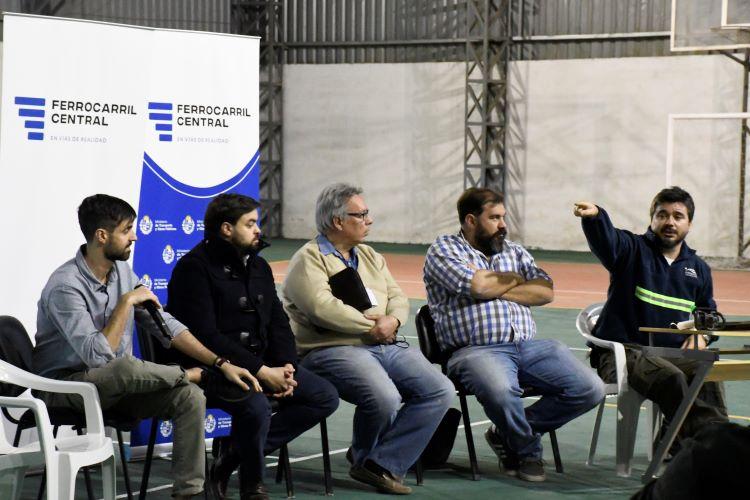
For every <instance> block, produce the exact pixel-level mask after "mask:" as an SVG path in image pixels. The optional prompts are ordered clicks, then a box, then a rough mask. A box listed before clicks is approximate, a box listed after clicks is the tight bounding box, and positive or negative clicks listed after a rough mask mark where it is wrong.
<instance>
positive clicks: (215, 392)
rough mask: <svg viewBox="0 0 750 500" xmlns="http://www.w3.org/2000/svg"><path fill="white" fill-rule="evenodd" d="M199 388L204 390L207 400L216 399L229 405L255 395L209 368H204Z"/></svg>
mask: <svg viewBox="0 0 750 500" xmlns="http://www.w3.org/2000/svg"><path fill="white" fill-rule="evenodd" d="M198 387H200V388H201V389H203V392H204V393H205V394H206V397H207V398H216V399H220V400H222V401H226V402H227V403H238V402H240V401H244V400H246V399H247V398H249V397H250V396H252V395H253V394H254V393H253V391H246V390H245V389H243V388H242V387H240V386H239V385H237V384H235V383H234V382H230V381H229V380H227V378H226V377H225V376H224V375H223V374H222V373H221V372H217V371H215V370H212V369H208V368H204V369H203V372H201V381H200V382H198Z"/></svg>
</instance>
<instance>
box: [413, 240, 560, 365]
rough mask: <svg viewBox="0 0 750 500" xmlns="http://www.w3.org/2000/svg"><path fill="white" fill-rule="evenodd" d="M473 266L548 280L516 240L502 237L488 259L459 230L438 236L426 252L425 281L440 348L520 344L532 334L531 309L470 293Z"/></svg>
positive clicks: (534, 330) (549, 279)
mask: <svg viewBox="0 0 750 500" xmlns="http://www.w3.org/2000/svg"><path fill="white" fill-rule="evenodd" d="M469 264H472V265H474V266H475V267H477V268H478V269H488V270H492V271H496V272H515V273H518V274H520V275H521V276H523V277H524V279H526V280H527V281H528V280H532V279H538V278H542V279H545V280H547V281H549V282H550V283H551V282H552V279H551V278H550V277H549V275H548V274H547V273H545V272H544V270H542V269H540V268H538V267H537V266H536V264H535V263H534V258H533V257H532V256H531V254H529V252H528V251H526V249H525V248H523V247H522V246H521V245H519V244H517V243H513V242H512V241H507V240H506V241H505V246H504V248H503V251H502V252H500V253H498V254H496V255H493V256H492V257H487V256H486V255H484V254H483V253H482V252H480V251H479V250H477V249H476V248H474V247H472V246H471V245H470V244H469V242H467V241H466V239H465V238H464V236H463V234H461V233H458V234H454V235H446V236H440V237H439V238H438V239H437V240H435V243H433V244H432V245H431V246H430V249H429V250H428V251H427V258H426V260H425V266H424V282H425V285H426V287H427V303H428V304H429V305H430V312H431V313H432V317H433V318H434V319H435V329H436V333H437V340H438V343H439V344H440V347H441V348H442V349H449V350H452V349H457V348H459V347H464V346H467V345H488V344H503V343H507V342H524V341H526V340H531V339H532V338H534V335H536V324H535V323H534V318H532V316H531V309H530V308H529V307H528V306H523V305H521V304H517V303H515V302H511V301H509V300H503V299H491V300H482V299H475V298H474V297H472V296H471V279H472V277H473V276H474V270H473V269H472V268H471V267H469Z"/></svg>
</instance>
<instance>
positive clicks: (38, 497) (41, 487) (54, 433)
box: [16, 425, 60, 500]
mask: <svg viewBox="0 0 750 500" xmlns="http://www.w3.org/2000/svg"><path fill="white" fill-rule="evenodd" d="M59 428H60V426H59V425H55V426H53V427H52V437H55V438H56V437H57V431H58V429H59ZM16 446H18V445H17V444H16ZM45 486H47V468H46V467H45V469H44V472H42V480H41V481H40V482H39V491H38V492H37V494H36V500H42V497H43V496H44V488H45Z"/></svg>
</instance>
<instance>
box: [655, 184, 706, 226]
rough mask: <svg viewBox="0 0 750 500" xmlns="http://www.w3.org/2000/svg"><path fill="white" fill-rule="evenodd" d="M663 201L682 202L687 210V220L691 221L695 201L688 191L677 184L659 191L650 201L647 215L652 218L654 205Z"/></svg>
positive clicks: (661, 203)
mask: <svg viewBox="0 0 750 500" xmlns="http://www.w3.org/2000/svg"><path fill="white" fill-rule="evenodd" d="M665 203H682V204H684V205H685V208H687V211H688V220H689V221H691V222H692V220H693V214H694V213H695V203H694V202H693V197H692V196H690V193H688V192H687V191H685V190H684V189H682V188H681V187H679V186H672V187H668V188H664V189H662V190H661V191H659V192H658V193H657V194H656V196H654V200H653V201H652V202H651V211H650V213H649V215H650V217H651V218H652V219H653V218H654V213H655V212H656V207H657V206H659V205H663V204H665Z"/></svg>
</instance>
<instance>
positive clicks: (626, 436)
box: [576, 302, 658, 477]
mask: <svg viewBox="0 0 750 500" xmlns="http://www.w3.org/2000/svg"><path fill="white" fill-rule="evenodd" d="M603 307H604V303H603V302H598V303H596V304H591V305H590V306H588V307H586V308H585V309H583V310H582V311H581V312H580V313H578V317H577V318H576V327H577V328H578V332H579V333H580V334H581V335H582V336H583V338H585V339H586V340H587V341H588V342H591V343H592V344H593V345H595V346H597V347H601V348H603V349H608V350H610V351H612V352H613V353H614V355H615V368H616V375H617V379H616V382H615V383H614V384H606V385H605V390H606V394H607V396H615V395H616V396H617V431H616V438H615V439H616V441H615V442H616V445H615V461H616V464H617V465H616V470H617V475H618V476H621V477H629V476H630V472H631V471H630V461H631V459H632V458H633V449H634V448H635V437H636V432H637V430H638V414H639V412H640V410H641V404H642V403H643V401H644V399H645V398H644V397H643V396H641V395H640V394H639V393H637V392H636V391H635V390H634V389H632V388H631V387H630V386H629V385H628V367H627V362H626V359H625V347H624V346H623V345H622V344H621V343H620V342H612V341H609V340H603V339H600V338H597V337H594V336H593V335H591V331H592V329H593V328H594V325H596V321H597V320H598V319H599V315H600V314H601V312H602V308H603ZM606 400H607V398H606V397H605V398H604V399H602V402H601V403H600V404H599V409H598V410H597V412H596V423H595V424H594V432H593V433H592V435H591V447H590V448H589V458H588V460H587V461H586V464H587V465H593V463H594V454H595V453H596V444H597V441H598V439H599V428H600V427H601V423H602V413H603V412H604V404H605V402H606ZM647 408H648V412H649V416H650V418H649V422H651V425H650V429H649V447H648V456H649V459H651V452H652V446H653V441H654V439H653V438H654V427H655V425H656V421H657V420H658V419H657V413H658V411H657V410H656V409H655V405H653V404H650V402H648V403H647Z"/></svg>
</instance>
